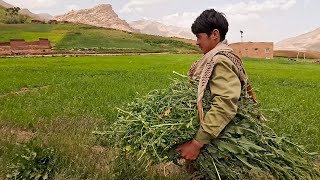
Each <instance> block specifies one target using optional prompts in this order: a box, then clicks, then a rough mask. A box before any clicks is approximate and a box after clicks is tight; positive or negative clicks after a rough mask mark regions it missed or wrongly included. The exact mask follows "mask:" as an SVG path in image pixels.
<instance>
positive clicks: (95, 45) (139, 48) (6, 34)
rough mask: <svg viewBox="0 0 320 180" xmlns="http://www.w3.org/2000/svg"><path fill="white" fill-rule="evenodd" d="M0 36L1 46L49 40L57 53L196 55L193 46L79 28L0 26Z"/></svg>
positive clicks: (68, 26)
mask: <svg viewBox="0 0 320 180" xmlns="http://www.w3.org/2000/svg"><path fill="white" fill-rule="evenodd" d="M0 34H1V36H0V42H7V41H9V40H10V39H25V40H26V41H35V40H38V39H39V38H48V39H49V40H50V41H51V42H52V45H53V46H54V48H55V49H56V50H79V49H84V48H87V49H93V50H94V51H96V52H101V53H119V52H173V53H195V52H198V48H197V47H196V46H194V45H192V44H189V43H185V42H182V41H178V40H175V39H173V38H166V37H160V36H152V35H146V34H140V33H131V32H125V31H120V30H115V29H106V28H98V27H93V26H89V25H79V24H0Z"/></svg>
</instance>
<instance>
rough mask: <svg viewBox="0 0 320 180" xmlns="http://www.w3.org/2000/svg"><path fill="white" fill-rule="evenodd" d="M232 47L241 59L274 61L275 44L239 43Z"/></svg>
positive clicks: (231, 45)
mask: <svg viewBox="0 0 320 180" xmlns="http://www.w3.org/2000/svg"><path fill="white" fill-rule="evenodd" d="M230 47H231V48H232V49H233V50H234V52H235V54H237V55H238V56H239V57H249V58H263V59H273V42H238V43H232V44H230Z"/></svg>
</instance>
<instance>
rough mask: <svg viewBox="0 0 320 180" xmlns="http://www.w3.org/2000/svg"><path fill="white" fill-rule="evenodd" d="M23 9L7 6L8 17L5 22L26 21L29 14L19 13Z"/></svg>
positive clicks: (16, 22)
mask: <svg viewBox="0 0 320 180" xmlns="http://www.w3.org/2000/svg"><path fill="white" fill-rule="evenodd" d="M20 10H21V9H20V8H19V7H13V8H7V9H6V17H5V20H4V22H5V23H6V24H19V23H25V22H26V21H27V19H28V17H27V16H24V15H21V14H19V11H20Z"/></svg>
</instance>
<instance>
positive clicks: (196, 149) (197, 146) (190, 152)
mask: <svg viewBox="0 0 320 180" xmlns="http://www.w3.org/2000/svg"><path fill="white" fill-rule="evenodd" d="M203 146H204V144H201V143H200V142H198V141H196V140H195V139H193V140H191V141H188V142H186V143H184V144H182V145H181V146H179V147H178V148H177V149H176V151H178V152H180V156H181V157H182V158H184V159H187V160H196V159H197V157H198V156H199V153H200V150H201V148H202V147H203Z"/></svg>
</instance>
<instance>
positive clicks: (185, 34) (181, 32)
mask: <svg viewBox="0 0 320 180" xmlns="http://www.w3.org/2000/svg"><path fill="white" fill-rule="evenodd" d="M130 26H131V27H133V28H134V29H138V30H139V31H140V32H141V33H145V34H151V35H158V36H166V37H181V38H186V39H195V36H194V35H193V34H192V32H191V30H189V29H187V28H182V27H177V26H170V25H165V24H162V23H160V22H157V21H150V20H139V21H133V22H131V23H130Z"/></svg>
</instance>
